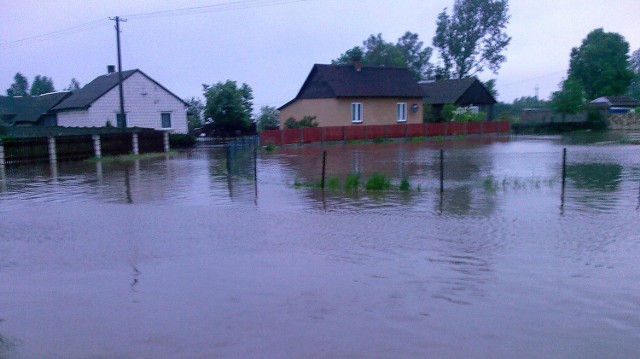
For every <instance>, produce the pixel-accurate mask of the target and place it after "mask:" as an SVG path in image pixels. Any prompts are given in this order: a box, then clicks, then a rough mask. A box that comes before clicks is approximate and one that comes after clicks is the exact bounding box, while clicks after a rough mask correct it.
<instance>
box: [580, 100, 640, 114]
mask: <svg viewBox="0 0 640 359" xmlns="http://www.w3.org/2000/svg"><path fill="white" fill-rule="evenodd" d="M589 105H590V106H592V107H595V108H599V109H602V110H607V111H608V112H609V113H626V112H629V111H630V110H632V109H635V108H636V107H639V106H640V101H638V100H636V99H635V98H633V97H629V96H603V97H598V98H597V99H595V100H593V101H591V102H589Z"/></svg>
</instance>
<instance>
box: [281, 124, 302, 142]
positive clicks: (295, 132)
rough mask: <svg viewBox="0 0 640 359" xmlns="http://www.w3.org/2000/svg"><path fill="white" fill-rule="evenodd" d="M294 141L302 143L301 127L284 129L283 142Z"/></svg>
mask: <svg viewBox="0 0 640 359" xmlns="http://www.w3.org/2000/svg"><path fill="white" fill-rule="evenodd" d="M294 143H300V129H299V128H292V129H288V130H282V144H283V145H291V144H294Z"/></svg>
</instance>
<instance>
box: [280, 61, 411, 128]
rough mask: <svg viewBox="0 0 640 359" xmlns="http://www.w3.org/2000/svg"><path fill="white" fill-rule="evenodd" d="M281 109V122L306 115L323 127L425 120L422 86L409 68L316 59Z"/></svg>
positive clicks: (281, 126) (299, 118)
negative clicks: (320, 62)
mask: <svg viewBox="0 0 640 359" xmlns="http://www.w3.org/2000/svg"><path fill="white" fill-rule="evenodd" d="M278 110H280V128H284V123H285V121H286V120H287V119H289V118H291V117H293V118H295V119H296V120H301V119H302V118H303V117H304V116H315V117H316V122H317V123H318V125H319V126H322V127H324V126H359V125H384V124H397V123H422V117H423V116H422V114H423V113H422V90H421V88H420V86H418V84H417V83H416V81H415V80H414V78H413V76H412V74H411V72H409V70H408V69H406V68H391V67H369V66H361V65H360V62H359V61H355V62H354V64H353V65H320V64H316V65H314V66H313V68H312V69H311V72H310V73H309V75H308V76H307V79H306V80H305V82H304V83H303V85H302V88H301V89H300V91H299V92H298V94H297V95H296V97H295V98H294V99H293V100H291V101H289V102H287V103H286V104H284V105H283V106H281V107H280V108H279V109H278Z"/></svg>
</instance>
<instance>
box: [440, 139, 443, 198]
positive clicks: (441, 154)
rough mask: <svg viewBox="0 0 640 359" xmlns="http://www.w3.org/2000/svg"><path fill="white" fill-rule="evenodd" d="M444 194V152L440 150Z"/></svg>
mask: <svg viewBox="0 0 640 359" xmlns="http://www.w3.org/2000/svg"><path fill="white" fill-rule="evenodd" d="M442 192H444V150H442V149H440V193H442Z"/></svg>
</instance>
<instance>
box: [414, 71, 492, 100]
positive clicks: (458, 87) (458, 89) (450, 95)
mask: <svg viewBox="0 0 640 359" xmlns="http://www.w3.org/2000/svg"><path fill="white" fill-rule="evenodd" d="M420 87H421V88H422V91H423V94H424V103H425V104H428V105H439V104H448V103H451V104H457V103H458V102H459V101H460V100H461V98H462V96H463V95H465V94H466V93H467V92H468V91H469V90H471V89H474V88H475V90H476V91H477V92H478V93H477V94H476V96H475V97H476V98H475V99H473V100H472V101H471V102H484V103H491V104H493V103H496V100H495V98H493V96H492V95H491V93H490V92H489V91H488V90H487V89H486V87H484V85H483V84H482V83H481V82H480V81H479V80H478V79H477V78H475V77H468V78H464V79H451V80H439V81H432V82H421V83H420ZM474 100H475V101H474Z"/></svg>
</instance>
